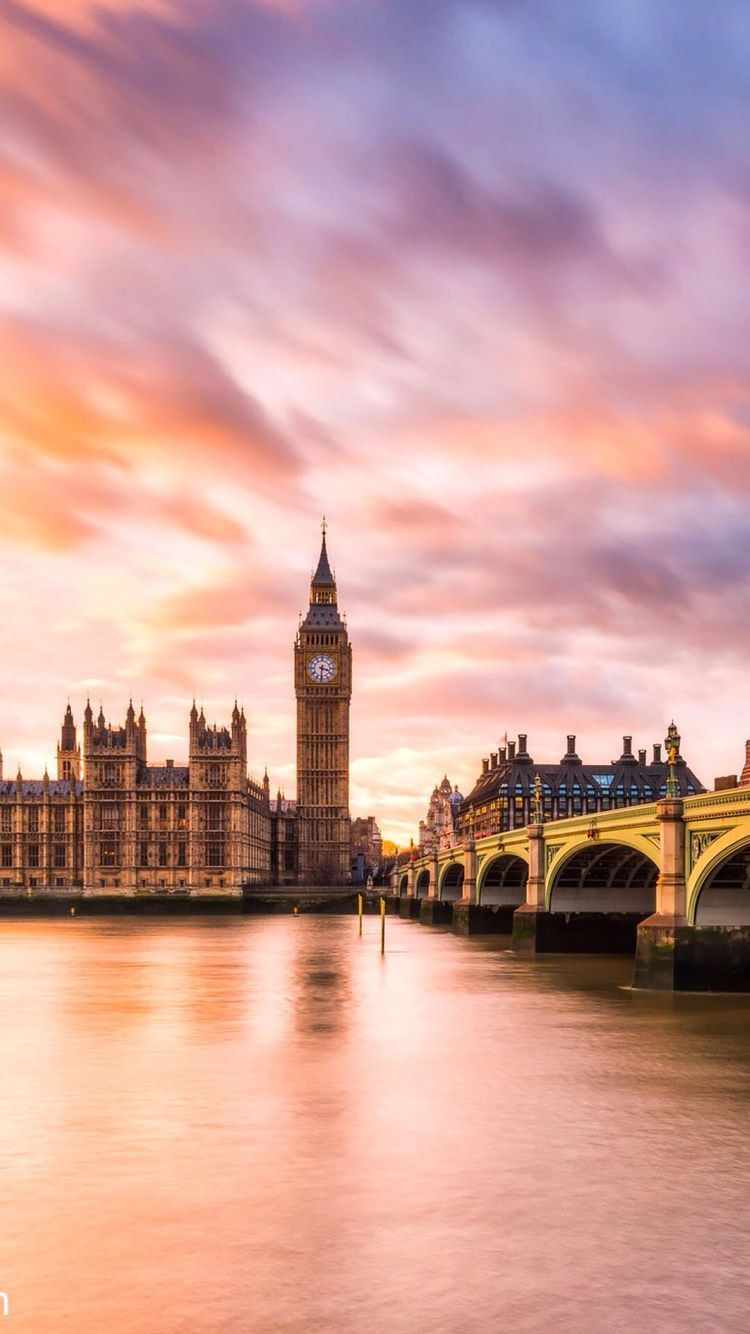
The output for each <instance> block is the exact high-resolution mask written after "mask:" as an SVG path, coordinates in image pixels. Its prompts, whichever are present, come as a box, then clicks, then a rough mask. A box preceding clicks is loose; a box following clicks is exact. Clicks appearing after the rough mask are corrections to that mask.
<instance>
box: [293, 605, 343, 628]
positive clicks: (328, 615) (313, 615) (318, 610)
mask: <svg viewBox="0 0 750 1334" xmlns="http://www.w3.org/2000/svg"><path fill="white" fill-rule="evenodd" d="M343 628H344V622H343V621H342V619H341V617H340V616H339V609H338V607H337V606H336V604H335V602H313V603H312V605H311V606H310V609H309V611H308V613H307V615H306V617H305V619H304V621H303V622H302V629H303V630H342V629H343Z"/></svg>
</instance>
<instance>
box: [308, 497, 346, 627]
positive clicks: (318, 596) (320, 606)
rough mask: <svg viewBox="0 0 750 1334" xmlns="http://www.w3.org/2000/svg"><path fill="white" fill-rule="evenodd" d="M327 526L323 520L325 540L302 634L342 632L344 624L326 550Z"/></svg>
mask: <svg viewBox="0 0 750 1334" xmlns="http://www.w3.org/2000/svg"><path fill="white" fill-rule="evenodd" d="M326 531H327V525H326V521H325V519H324V520H323V540H322V542H321V546H320V556H319V558H318V566H317V569H316V571H315V573H314V575H313V576H312V579H311V580H310V607H309V610H308V612H307V615H306V616H305V618H304V620H301V621H300V626H299V629H300V633H302V632H303V631H305V630H322V629H326V630H329V629H330V630H341V629H343V628H344V622H343V621H342V619H341V616H340V615H339V609H338V606H337V601H338V596H337V591H336V579H335V577H334V575H333V572H332V570H331V566H330V563H329V560H328V550H327V548H326Z"/></svg>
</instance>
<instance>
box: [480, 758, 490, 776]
mask: <svg viewBox="0 0 750 1334" xmlns="http://www.w3.org/2000/svg"><path fill="white" fill-rule="evenodd" d="M489 771H490V762H489V760H482V773H483V774H487V773H489Z"/></svg>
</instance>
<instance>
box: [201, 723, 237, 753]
mask: <svg viewBox="0 0 750 1334" xmlns="http://www.w3.org/2000/svg"><path fill="white" fill-rule="evenodd" d="M196 741H197V745H198V747H199V749H201V750H203V749H205V750H231V749H232V737H231V735H230V733H229V732H228V731H227V729H226V727H221V728H217V727H215V726H214V727H202V728H201V729H200V731H199V732H198V736H197V738H196Z"/></svg>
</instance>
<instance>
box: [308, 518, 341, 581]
mask: <svg viewBox="0 0 750 1334" xmlns="http://www.w3.org/2000/svg"><path fill="white" fill-rule="evenodd" d="M320 526H321V529H322V531H323V541H322V542H321V544H320V556H319V558H318V568H317V570H316V571H315V574H314V575H313V577H312V585H313V588H335V587H336V580H335V579H334V577H333V574H332V572H331V567H330V565H329V563H328V552H327V550H326V533H327V531H328V524H327V523H326V521H325V519H323V522H322V524H321V525H320Z"/></svg>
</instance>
